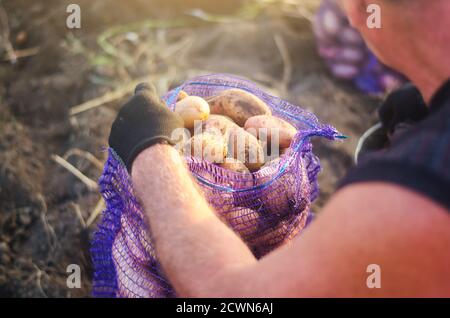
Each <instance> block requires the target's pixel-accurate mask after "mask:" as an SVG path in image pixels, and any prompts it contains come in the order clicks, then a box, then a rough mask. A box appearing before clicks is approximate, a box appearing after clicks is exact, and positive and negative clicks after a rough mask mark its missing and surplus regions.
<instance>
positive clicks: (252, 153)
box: [228, 127, 264, 171]
mask: <svg viewBox="0 0 450 318" xmlns="http://www.w3.org/2000/svg"><path fill="white" fill-rule="evenodd" d="M228 154H229V156H230V157H232V158H234V159H237V160H240V161H242V162H244V164H245V165H246V166H247V168H248V169H249V170H250V171H256V170H258V169H259V168H261V166H262V165H263V164H264V150H263V147H262V145H261V144H260V143H259V141H258V139H256V137H255V136H253V135H251V134H249V133H248V132H246V131H245V130H244V129H243V128H240V127H237V128H231V129H230V131H229V135H228Z"/></svg>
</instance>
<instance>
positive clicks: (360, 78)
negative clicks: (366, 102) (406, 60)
mask: <svg viewBox="0 0 450 318" xmlns="http://www.w3.org/2000/svg"><path fill="white" fill-rule="evenodd" d="M313 30H314V34H315V37H316V42H317V48H318V53H319V55H320V56H321V57H322V58H323V59H324V61H325V62H326V64H327V66H328V68H329V69H330V71H331V73H332V74H333V75H334V76H335V77H337V78H341V79H344V80H350V81H352V82H353V83H354V85H355V86H356V87H357V88H358V89H359V90H361V91H362V92H364V93H366V94H369V95H380V94H384V93H386V92H390V91H392V90H394V89H396V88H398V87H400V86H401V85H403V84H404V83H405V82H406V79H405V77H404V76H403V75H401V74H399V73H397V72H396V71H394V70H392V69H391V68H389V67H387V66H385V65H384V64H383V63H381V62H380V61H379V60H378V59H377V58H376V57H375V55H374V54H373V53H372V52H371V51H370V49H369V48H368V47H367V45H366V43H365V42H364V39H363V38H362V36H361V35H360V34H359V32H358V31H357V30H356V29H354V28H353V27H351V26H350V22H349V20H348V18H347V16H346V15H345V13H344V12H343V11H342V9H341V8H340V7H339V5H338V3H337V2H336V1H335V0H323V1H322V2H321V5H320V7H319V9H318V11H317V13H316V15H315V17H314V23H313Z"/></svg>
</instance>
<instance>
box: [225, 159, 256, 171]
mask: <svg viewBox="0 0 450 318" xmlns="http://www.w3.org/2000/svg"><path fill="white" fill-rule="evenodd" d="M219 166H220V167H222V168H224V169H227V170H231V171H234V172H240V173H250V170H248V168H247V166H246V165H245V164H244V163H243V162H242V161H239V160H236V159H234V158H226V160H225V162H224V163H221V164H219Z"/></svg>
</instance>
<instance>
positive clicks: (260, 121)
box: [244, 115, 297, 149]
mask: <svg viewBox="0 0 450 318" xmlns="http://www.w3.org/2000/svg"><path fill="white" fill-rule="evenodd" d="M244 128H245V130H246V131H248V132H249V133H251V134H253V135H255V136H256V137H257V138H262V136H261V134H263V133H264V134H267V142H268V143H271V141H272V133H274V131H273V129H278V136H279V145H280V148H281V149H283V148H288V147H289V146H290V144H291V142H292V139H293V138H294V136H295V134H296V133H297V129H296V128H295V127H294V126H292V125H291V124H290V123H288V122H287V121H285V120H283V119H281V118H278V117H275V116H268V115H259V116H253V117H250V118H249V119H247V121H246V122H245V124H244ZM262 128H267V129H266V131H263V130H261V129H262Z"/></svg>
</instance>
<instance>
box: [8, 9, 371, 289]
mask: <svg viewBox="0 0 450 318" xmlns="http://www.w3.org/2000/svg"><path fill="white" fill-rule="evenodd" d="M71 2H73V1H65V0H37V1H27V0H3V1H1V2H0V19H1V23H0V27H1V33H0V35H1V42H0V59H1V61H0V296H4V297H26V296H32V297H47V296H48V297H83V296H90V292H91V285H90V281H91V276H90V275H91V274H92V266H91V261H90V255H89V240H90V237H91V235H92V232H93V231H94V230H95V225H96V222H97V221H98V218H99V211H101V209H102V204H103V203H102V200H101V198H100V194H99V193H98V191H97V189H96V186H95V182H96V180H97V179H98V177H99V176H100V174H101V167H102V162H103V161H104V160H105V159H106V153H105V152H104V147H105V146H107V136H108V134H109V129H110V126H111V123H112V121H113V120H114V118H115V115H116V112H117V110H118V109H119V107H120V106H121V104H122V103H123V102H124V101H125V100H126V98H127V97H128V96H129V93H130V92H131V91H132V88H133V86H134V85H135V83H137V82H139V81H142V80H151V81H153V82H154V83H155V84H156V85H157V87H158V89H159V91H160V92H161V93H163V92H165V91H167V90H168V89H170V88H172V87H174V86H176V85H178V84H180V83H182V82H183V81H184V80H186V79H188V78H190V77H193V76H196V75H200V74H205V73H220V72H225V73H233V74H236V75H240V76H244V77H247V78H249V79H251V80H253V81H256V82H258V83H259V84H260V85H261V86H263V87H266V89H268V90H269V91H271V92H272V93H273V94H276V95H278V96H280V97H283V98H285V99H287V100H289V101H290V102H292V103H294V104H296V105H299V106H301V107H303V108H306V109H308V110H310V111H312V112H314V113H315V114H316V115H317V116H318V117H319V118H320V119H321V120H322V121H324V122H327V123H329V124H331V125H333V126H335V127H336V128H337V129H338V130H339V131H340V132H341V133H343V134H345V135H347V136H349V137H350V138H349V139H348V140H346V141H345V142H334V143H332V142H328V141H316V142H315V143H314V152H315V153H316V154H317V155H318V156H319V157H320V159H321V163H322V166H323V170H322V172H321V174H320V177H319V181H320V186H321V195H320V198H319V199H318V200H317V202H316V204H315V207H314V210H315V212H317V213H320V209H321V207H322V206H323V204H324V203H325V202H326V201H327V199H328V198H329V196H330V194H332V193H333V191H334V189H335V184H336V182H337V180H338V179H339V178H340V177H342V176H343V174H344V173H345V171H347V170H348V169H349V168H350V167H351V165H352V164H353V153H354V149H355V146H356V143H357V140H358V138H359V136H360V135H361V134H362V133H363V131H365V130H366V129H367V128H368V127H370V126H371V125H372V124H373V123H374V121H375V118H376V116H375V110H376V108H377V105H378V104H379V102H380V101H379V100H378V99H376V98H372V97H366V96H363V95H362V94H360V93H359V92H358V91H357V90H356V89H354V88H353V87H352V86H351V85H349V84H348V83H345V82H341V81H337V80H335V79H333V78H332V77H331V76H330V75H329V73H328V71H327V68H326V67H325V65H324V63H323V62H322V61H321V59H320V58H319V57H318V55H317V53H316V47H315V42H314V36H313V33H312V29H311V19H312V17H313V14H314V11H315V10H316V8H317V7H318V5H319V1H318V0H298V1H294V0H260V1H256V0H248V1H244V0H228V1H216V0H166V1H162V0H161V1H160V0H129V1H119V0H99V1H87V0H78V1H77V3H78V4H79V5H80V6H81V10H82V11H81V13H82V27H81V29H79V30H69V29H67V28H66V24H65V23H66V17H67V13H66V7H67V5H68V4H70V3H71ZM14 55H16V56H17V58H18V59H17V62H16V63H12V57H13V56H14ZM70 170H72V172H71V171H70ZM74 173H75V175H74ZM76 175H78V176H76ZM69 264H79V265H80V266H81V269H82V272H81V274H82V285H81V288H80V289H68V288H67V286H66V278H67V274H66V267H67V266H68V265H69Z"/></svg>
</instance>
